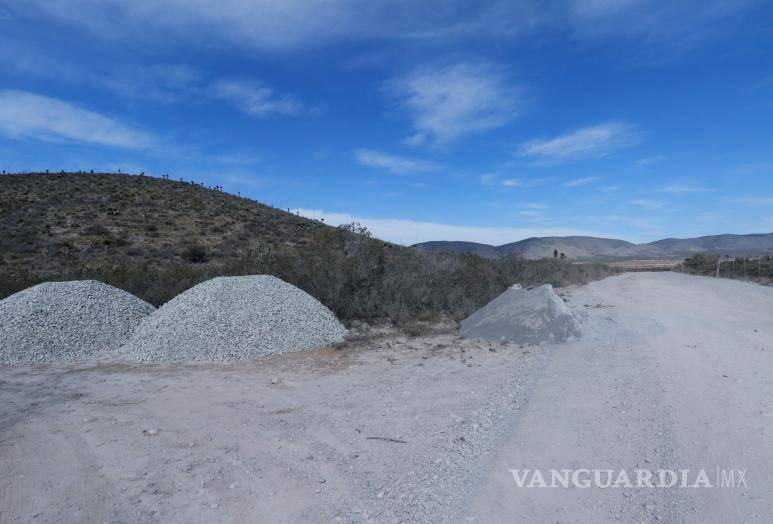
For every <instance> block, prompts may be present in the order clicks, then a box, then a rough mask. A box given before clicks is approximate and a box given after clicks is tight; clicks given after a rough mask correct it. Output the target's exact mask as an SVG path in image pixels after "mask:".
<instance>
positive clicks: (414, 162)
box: [355, 149, 440, 175]
mask: <svg viewBox="0 0 773 524" xmlns="http://www.w3.org/2000/svg"><path fill="white" fill-rule="evenodd" d="M355 158H356V159H357V162H359V163H360V164H361V165H363V166H367V167H375V168H378V169H386V170H387V171H390V172H391V173H394V174H395V175H409V174H413V173H423V172H427V171H437V170H438V169H440V166H438V165H437V164H435V163H434V162H429V161H427V160H419V159H415V158H407V157H403V156H395V155H390V154H389V153H383V152H381V151H375V150H373V149H358V150H357V151H356V152H355Z"/></svg>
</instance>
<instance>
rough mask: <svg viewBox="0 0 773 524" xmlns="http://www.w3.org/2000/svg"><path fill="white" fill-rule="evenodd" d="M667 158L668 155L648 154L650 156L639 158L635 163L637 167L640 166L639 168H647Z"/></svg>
mask: <svg viewBox="0 0 773 524" xmlns="http://www.w3.org/2000/svg"><path fill="white" fill-rule="evenodd" d="M665 159H666V157H664V156H659V155H658V156H648V157H645V158H640V159H639V160H637V161H636V162H635V164H636V167H638V168H639V169H645V168H647V167H649V166H651V165H652V164H656V163H658V162H662V161H663V160H665Z"/></svg>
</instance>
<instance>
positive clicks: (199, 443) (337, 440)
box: [0, 273, 773, 523]
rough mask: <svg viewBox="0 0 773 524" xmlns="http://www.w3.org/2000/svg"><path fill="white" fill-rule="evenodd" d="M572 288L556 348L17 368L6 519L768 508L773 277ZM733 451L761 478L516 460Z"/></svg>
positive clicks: (493, 515)
mask: <svg viewBox="0 0 773 524" xmlns="http://www.w3.org/2000/svg"><path fill="white" fill-rule="evenodd" d="M564 293H565V294H566V295H567V300H568V305H569V306H570V308H571V309H572V310H573V311H574V312H575V313H576V314H577V315H578V316H579V317H580V320H581V322H582V324H583V330H584V337H583V339H582V340H580V341H578V342H575V343H570V344H561V345H557V346H550V347H527V348H520V347H518V346H515V345H503V344H498V343H483V342H477V341H469V340H462V339H459V338H458V337H456V336H454V335H453V334H431V335H423V336H418V337H406V336H404V335H398V334H395V333H387V334H386V335H385V336H382V337H373V338H370V339H367V340H363V341H359V342H354V343H352V344H350V345H349V346H348V347H346V348H342V349H334V350H324V351H313V352H309V353H305V354H296V355H285V356H281V357H276V358H271V359H266V360H261V361H256V362H247V363H244V362H242V363H225V364H224V363H221V364H190V365H153V364H143V365H137V364H129V363H126V362H121V361H118V360H114V359H111V358H102V359H99V360H93V361H88V362H81V363H73V364H47V365H37V366H21V367H4V368H0V522H79V521H80V522H269V521H271V522H308V521H312V522H318V521H323V522H336V521H338V522H486V523H488V522H616V521H617V522H633V521H636V522H765V521H769V515H771V514H773V440H771V436H773V288H765V287H759V286H755V285H751V284H743V283H739V282H732V281H727V280H720V279H711V278H703V277H691V276H686V275H679V274H670V273H638V274H626V275H621V276H618V277H613V278H609V279H606V280H603V281H601V282H596V283H593V284H591V285H589V286H585V287H582V288H577V289H570V290H565V291H564ZM717 467H719V468H723V469H725V470H745V474H744V481H743V483H742V484H741V485H739V486H738V487H732V488H717V487H714V488H678V487H675V488H668V489H666V488H635V487H632V488H627V487H614V488H595V487H590V488H587V489H586V488H578V487H569V488H563V487H559V488H537V487H534V488H529V487H520V488H519V487H518V486H517V485H516V483H515V480H514V478H513V475H512V473H511V471H510V470H513V469H521V470H523V469H530V470H534V469H541V470H544V471H545V472H547V471H548V470H549V469H559V470H561V469H569V470H578V469H591V470H592V469H611V470H615V471H618V470H626V471H628V472H633V471H634V470H636V469H649V470H657V469H667V470H683V469H689V470H691V472H693V473H692V476H691V477H690V479H691V481H693V480H695V478H694V472H695V471H698V470H700V469H705V470H706V471H707V473H708V474H709V475H710V476H711V481H712V482H713V481H714V480H715V479H714V475H716V473H715V471H716V468H717ZM735 481H736V482H737V481H738V478H737V475H736V478H735Z"/></svg>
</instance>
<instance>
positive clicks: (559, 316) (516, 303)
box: [459, 284, 581, 344]
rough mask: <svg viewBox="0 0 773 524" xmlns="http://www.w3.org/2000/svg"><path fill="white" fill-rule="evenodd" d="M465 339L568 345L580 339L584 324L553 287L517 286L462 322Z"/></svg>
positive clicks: (460, 331) (546, 285)
mask: <svg viewBox="0 0 773 524" xmlns="http://www.w3.org/2000/svg"><path fill="white" fill-rule="evenodd" d="M459 334H460V335H461V336H463V337H465V338H481V339H485V340H506V341H508V342H515V343H517V344H541V343H553V342H565V341H567V340H570V339H573V338H577V337H579V336H580V334H581V332H580V325H579V323H578V322H577V320H576V319H575V318H574V315H572V312H571V311H569V308H568V307H566V304H564V301H563V300H561V297H559V296H558V295H556V294H555V292H554V291H553V286H551V285H550V284H545V285H542V286H539V287H536V288H533V289H522V288H521V286H519V285H517V284H516V285H514V286H513V287H511V288H510V289H508V290H507V291H505V292H504V293H502V294H501V295H499V296H498V297H497V298H495V299H494V300H492V301H491V302H489V303H488V304H486V305H485V306H483V307H482V308H481V309H479V310H478V311H476V312H475V313H473V314H472V315H470V316H469V317H467V318H466V319H465V320H463V321H462V325H461V328H460V330H459Z"/></svg>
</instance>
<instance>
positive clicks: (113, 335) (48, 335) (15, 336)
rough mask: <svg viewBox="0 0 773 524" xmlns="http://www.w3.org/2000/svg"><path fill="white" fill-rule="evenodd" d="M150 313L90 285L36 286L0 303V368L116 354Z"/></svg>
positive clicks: (115, 292) (143, 305)
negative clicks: (10, 365) (9, 365)
mask: <svg viewBox="0 0 773 524" xmlns="http://www.w3.org/2000/svg"><path fill="white" fill-rule="evenodd" d="M154 310H155V308H154V307H153V306H151V305H150V304H148V303H147V302H144V301H143V300H140V299H139V298H137V297H135V296H134V295H131V294H129V293H126V292H125V291H121V290H120V289H116V288H114V287H112V286H108V285H107V284H102V283H101V282H96V281H94V280H77V281H71V282H45V283H43V284H38V285H37V286H33V287H31V288H29V289H25V290H24V291H20V292H18V293H16V294H14V295H11V296H10V297H8V298H6V299H5V300H2V301H0V362H2V363H6V364H18V363H22V362H49V361H53V360H77V359H81V358H86V357H88V356H90V355H92V354H93V353H96V352H98V351H110V350H115V349H117V348H118V347H119V346H120V345H121V344H123V343H124V342H125V341H126V339H128V337H129V336H130V335H131V333H132V332H133V331H134V329H135V328H136V327H137V325H138V324H139V323H140V321H141V320H142V319H143V318H144V317H146V316H147V315H149V314H150V313H151V312H152V311H154Z"/></svg>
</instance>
